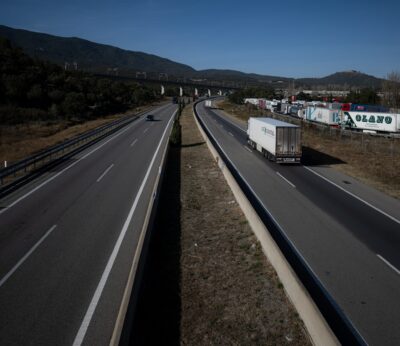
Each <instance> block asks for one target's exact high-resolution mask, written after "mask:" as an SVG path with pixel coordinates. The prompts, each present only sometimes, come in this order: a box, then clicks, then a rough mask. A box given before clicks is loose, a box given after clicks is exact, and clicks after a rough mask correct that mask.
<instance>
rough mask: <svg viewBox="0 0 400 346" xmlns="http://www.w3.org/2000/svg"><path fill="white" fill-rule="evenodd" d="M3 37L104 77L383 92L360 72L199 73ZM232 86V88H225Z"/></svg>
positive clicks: (84, 44) (66, 43) (67, 41)
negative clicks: (303, 74) (304, 75)
mask: <svg viewBox="0 0 400 346" xmlns="http://www.w3.org/2000/svg"><path fill="white" fill-rule="evenodd" d="M0 36H2V37H5V38H7V39H9V40H10V41H11V42H12V43H13V44H14V45H16V46H18V47H20V48H22V49H23V50H24V52H25V53H27V54H28V55H30V56H31V57H35V58H38V59H42V60H48V61H51V62H54V63H57V64H59V65H61V66H64V65H65V63H67V64H69V65H68V66H69V69H73V68H74V63H77V67H78V69H80V70H86V71H89V72H93V73H100V74H118V75H119V76H126V77H132V76H133V77H134V76H136V72H146V73H147V78H150V79H151V78H156V79H158V78H159V73H166V74H168V77H169V78H170V80H172V79H173V78H177V79H180V78H186V79H197V80H204V81H206V82H214V81H215V82H219V83H225V82H227V83H232V85H235V86H257V85H264V86H265V85H267V86H271V87H275V88H279V87H281V88H285V87H287V86H288V85H289V83H290V82H292V81H294V82H295V85H296V87H298V86H303V87H304V88H314V87H317V86H319V87H322V88H327V87H329V88H331V89H332V88H343V87H356V88H361V87H373V88H380V87H381V84H382V79H379V78H376V77H373V76H369V75H366V74H363V73H360V72H356V71H348V72H337V73H334V74H332V75H330V76H327V77H324V78H299V79H293V78H287V77H279V76H268V75H259V74H254V73H244V72H240V71H234V70H220V69H208V70H201V71H196V70H195V69H194V68H192V67H190V66H188V65H185V64H181V63H177V62H174V61H171V60H168V59H165V58H162V57H159V56H156V55H151V54H147V53H143V52H134V51H128V50H124V49H120V48H117V47H113V46H109V45H105V44H99V43H94V42H91V41H87V40H83V39H80V38H76V37H70V38H68V37H59V36H53V35H48V34H43V33H37V32H32V31H28V30H20V29H13V28H10V27H7V26H3V25H0ZM224 85H229V84H224Z"/></svg>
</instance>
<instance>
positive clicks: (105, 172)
mask: <svg viewBox="0 0 400 346" xmlns="http://www.w3.org/2000/svg"><path fill="white" fill-rule="evenodd" d="M113 167H114V164H113V163H112V164H111V165H110V166H109V167H108V168H107V169H106V170H105V171H104V172H103V174H102V175H101V176H100V177H99V178H98V179H97V180H96V182H100V180H101V179H103V178H104V176H105V175H106V174H107V173H108V172H109V171H110V169H111V168H113Z"/></svg>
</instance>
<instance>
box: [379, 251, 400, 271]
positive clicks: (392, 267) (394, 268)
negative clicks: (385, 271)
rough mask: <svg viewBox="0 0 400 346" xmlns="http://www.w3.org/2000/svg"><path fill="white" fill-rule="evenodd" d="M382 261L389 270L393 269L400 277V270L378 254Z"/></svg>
mask: <svg viewBox="0 0 400 346" xmlns="http://www.w3.org/2000/svg"><path fill="white" fill-rule="evenodd" d="M376 256H378V258H379V259H380V260H382V261H383V262H384V263H385V264H386V265H387V266H388V267H389V268H391V269H393V270H394V271H395V272H396V273H397V274H398V275H400V270H398V269H397V268H396V267H395V266H394V265H393V264H392V263H390V262H389V261H388V260H387V259H385V258H384V257H382V256H381V255H380V254H376Z"/></svg>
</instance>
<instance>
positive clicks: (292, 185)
mask: <svg viewBox="0 0 400 346" xmlns="http://www.w3.org/2000/svg"><path fill="white" fill-rule="evenodd" d="M276 174H277V175H279V176H280V177H281V178H282V179H283V180H284V181H286V182H287V183H288V184H289V185H290V186H291V187H294V188H296V185H294V184H292V183H291V182H290V181H289V180H288V179H286V178H285V177H284V176H283V175H282V174H280V173H279V172H276Z"/></svg>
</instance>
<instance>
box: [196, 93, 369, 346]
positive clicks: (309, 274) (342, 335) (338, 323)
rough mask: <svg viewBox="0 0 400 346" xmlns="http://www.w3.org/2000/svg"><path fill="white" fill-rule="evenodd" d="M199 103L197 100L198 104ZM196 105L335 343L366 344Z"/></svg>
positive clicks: (225, 161) (215, 144) (241, 186)
mask: <svg viewBox="0 0 400 346" xmlns="http://www.w3.org/2000/svg"><path fill="white" fill-rule="evenodd" d="M199 102H201V101H199ZM199 102H196V103H195V104H194V105H193V109H194V114H195V116H196V118H197V120H198V121H199V123H200V126H201V127H202V129H203V130H204V132H205V133H206V134H207V137H208V138H209V140H210V141H211V143H212V144H213V146H214V148H215V150H216V151H217V152H218V154H219V155H220V157H221V158H222V159H223V161H224V163H225V165H226V167H227V168H228V169H229V171H230V172H231V174H232V175H233V177H234V178H235V180H236V182H237V183H238V185H239V186H240V188H241V189H242V191H243V193H244V194H245V196H246V198H247V199H248V200H249V202H250V203H251V205H252V206H253V208H254V210H255V211H256V213H257V215H258V216H259V217H260V219H261V220H262V221H263V223H264V224H265V226H266V227H267V229H268V230H269V232H270V234H271V236H272V238H273V239H274V240H275V242H276V244H277V245H278V247H279V249H280V250H281V251H282V253H283V254H284V256H285V258H286V260H287V261H288V262H289V264H290V266H291V267H292V269H293V270H294V271H295V273H296V275H297V276H298V278H299V279H300V281H301V282H302V284H303V285H304V287H305V288H306V289H307V291H308V292H309V294H310V296H311V297H312V299H313V300H314V302H315V304H316V305H317V307H318V309H319V310H320V312H321V314H322V315H323V316H324V318H325V320H326V321H327V323H328V325H329V326H330V328H331V329H332V331H333V333H334V334H335V335H336V337H337V338H338V340H339V341H340V343H341V344H343V345H367V344H366V342H365V340H364V339H363V338H362V336H361V335H360V334H359V332H358V331H357V330H356V328H355V327H354V326H353V324H352V323H351V321H350V320H349V319H348V318H347V316H346V315H345V314H344V313H343V311H342V310H341V309H340V307H339V306H338V305H337V303H336V302H335V301H334V299H333V298H332V297H331V295H330V294H329V292H328V291H327V290H326V289H325V287H324V286H323V285H322V283H321V282H320V280H319V279H318V278H317V276H316V275H315V274H314V273H313V271H312V270H311V268H310V267H309V265H308V264H307V263H306V261H305V260H304V258H303V257H302V256H301V254H300V253H299V252H298V250H297V249H296V248H295V247H294V245H293V244H292V242H291V241H290V240H289V239H288V238H287V236H286V234H285V232H284V231H283V230H282V229H281V227H280V226H279V225H278V224H277V223H276V221H275V220H274V218H273V217H272V215H271V214H270V213H269V211H268V210H267V209H266V208H265V207H264V205H263V204H262V203H261V201H260V200H259V199H258V198H257V196H255V195H254V193H253V191H252V189H251V188H250V186H249V185H248V183H247V182H246V181H245V180H244V179H243V177H242V176H241V175H240V173H239V172H238V171H237V170H236V168H235V166H234V165H233V163H232V162H231V161H230V160H229V158H228V157H227V156H226V155H225V152H224V151H223V150H222V148H221V147H220V146H219V144H218V143H217V142H216V140H215V139H214V137H213V136H212V135H211V133H210V132H209V131H208V128H207V126H205V124H204V123H203V121H202V120H201V118H200V117H199V115H198V113H197V110H196V105H197V104H198V103H199Z"/></svg>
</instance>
